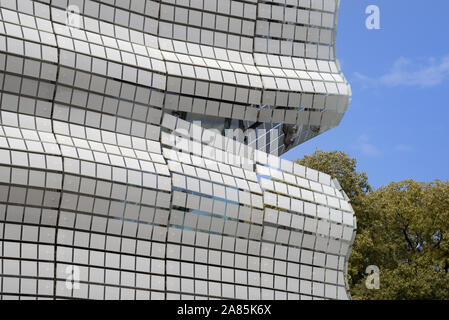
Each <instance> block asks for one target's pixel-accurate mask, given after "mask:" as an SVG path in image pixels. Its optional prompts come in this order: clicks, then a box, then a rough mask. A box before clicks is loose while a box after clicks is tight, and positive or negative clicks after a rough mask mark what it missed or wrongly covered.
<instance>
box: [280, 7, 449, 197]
mask: <svg viewBox="0 0 449 320" xmlns="http://www.w3.org/2000/svg"><path fill="white" fill-rule="evenodd" d="M368 5H377V6H378V7H379V9H380V27H381V29H380V30H368V29H367V28H366V27H365V20H366V18H367V17H368V15H367V14H365V9H366V7H367V6H368ZM448 32H449V1H446V0H434V1H420V0H394V1H391V0H390V1H387V0H342V1H341V6H340V11H339V18H338V27H337V56H338V58H339V60H340V62H341V64H342V68H343V73H344V74H345V76H346V78H347V79H348V81H349V82H350V83H351V87H352V95H353V96H352V102H351V104H350V106H349V109H348V111H347V112H346V115H345V117H344V118H343V120H342V122H341V123H340V125H339V126H338V127H336V128H334V129H332V130H330V131H328V132H326V133H324V134H322V135H320V136H318V137H316V138H314V139H312V140H310V141H308V142H305V143H303V144H302V145H300V146H298V147H296V148H295V149H293V150H290V151H289V152H288V153H286V154H285V155H284V156H283V157H285V158H287V159H290V160H294V159H297V158H300V157H302V156H303V155H305V154H311V153H313V151H314V150H315V149H316V148H318V149H321V150H324V151H330V150H342V151H344V152H346V153H348V154H349V155H350V156H352V157H354V158H356V159H357V161H358V170H359V171H365V172H366V173H367V175H368V178H369V181H370V183H371V185H372V186H373V187H376V188H377V187H379V186H381V185H386V184H388V183H389V182H391V181H400V180H404V179H409V178H411V179H415V180H417V181H423V182H429V181H432V180H434V179H440V180H447V179H449V148H448V146H449V142H448V140H449V41H448V39H449V37H448Z"/></svg>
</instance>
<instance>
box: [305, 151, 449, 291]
mask: <svg viewBox="0 0 449 320" xmlns="http://www.w3.org/2000/svg"><path fill="white" fill-rule="evenodd" d="M298 162H299V163H301V164H303V165H305V166H308V167H311V168H313V169H317V170H320V171H323V172H326V173H328V174H330V175H331V176H333V177H336V178H337V179H339V181H340V184H341V185H342V187H343V189H344V190H345V191H346V192H347V194H348V197H350V199H351V203H352V205H353V208H354V211H355V214H356V217H357V227H358V229H357V236H356V239H355V242H354V245H353V250H352V253H351V257H350V259H349V266H348V280H349V285H350V289H351V294H352V297H353V299H449V273H448V272H449V181H446V182H442V181H438V180H436V181H434V182H431V183H420V182H416V181H413V180H405V181H401V182H392V183H390V184H389V185H388V186H383V187H381V188H379V189H377V190H374V191H372V189H371V187H370V186H369V184H368V179H367V176H366V174H365V173H358V172H357V170H356V165H357V163H356V160H355V159H351V158H350V157H349V156H348V155H347V154H345V153H342V152H338V151H332V152H323V151H319V150H317V151H316V152H315V153H314V154H312V155H310V156H306V157H304V158H302V159H300V160H298ZM369 265H376V266H378V267H379V268H380V289H379V290H368V289H367V288H366V286H365V279H366V274H365V269H366V267H367V266H369Z"/></svg>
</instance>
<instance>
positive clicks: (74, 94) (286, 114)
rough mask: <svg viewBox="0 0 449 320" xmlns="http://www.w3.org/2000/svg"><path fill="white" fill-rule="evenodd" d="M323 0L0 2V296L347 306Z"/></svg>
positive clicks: (328, 15) (333, 81) (339, 107)
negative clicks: (318, 150)
mask: <svg viewBox="0 0 449 320" xmlns="http://www.w3.org/2000/svg"><path fill="white" fill-rule="evenodd" d="M338 6H339V1H338V0H277V1H268V0H159V1H156V0H115V1H114V0H109V1H106V0H104V1H95V0H78V1H75V0H73V1H72V0H51V1H50V0H47V1H43V0H42V1H30V0H1V1H0V70H1V71H0V299H36V298H39V299H54V298H57V299H65V298H68V299H71V298H82V299H210V298H213V299H217V298H219V299H255V300H258V299H301V300H303V299H348V298H349V294H348V291H347V289H348V288H347V283H346V279H345V276H346V264H347V259H348V257H349V254H350V250H351V244H352V242H353V239H354V236H355V229H356V222H355V217H354V212H353V210H352V208H351V206H350V204H349V202H348V198H347V196H346V194H345V193H344V191H343V190H342V189H341V187H340V185H339V184H338V181H337V180H335V179H332V178H331V177H330V176H329V175H327V174H324V173H321V172H318V171H316V170H312V169H310V168H306V167H303V166H301V165H299V164H296V163H293V162H291V161H287V160H284V159H281V158H279V156H280V155H282V154H283V153H284V152H286V151H287V150H289V149H291V148H293V147H295V146H297V145H298V144H300V143H302V142H304V141H306V140H308V139H311V138H313V137H315V136H317V135H319V134H320V133H322V132H325V131H327V130H329V129H331V128H333V127H335V126H336V125H338V124H339V122H340V120H341V118H342V116H343V114H344V113H345V111H346V109H347V107H348V104H349V101H350V95H351V92H350V87H349V84H348V83H347V81H346V80H345V78H344V76H343V74H342V73H341V71H340V66H339V64H338V61H337V60H336V57H335V38H336V23H337V16H336V12H337V9H338ZM229 132H230V133H231V136H229V135H228V133H229Z"/></svg>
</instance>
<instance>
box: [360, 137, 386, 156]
mask: <svg viewBox="0 0 449 320" xmlns="http://www.w3.org/2000/svg"><path fill="white" fill-rule="evenodd" d="M355 149H357V150H359V151H360V152H361V153H362V154H363V155H365V156H368V157H377V156H379V155H380V154H381V151H380V149H379V148H378V147H376V146H375V145H374V144H372V143H370V142H369V136H368V135H367V134H362V135H360V136H359V137H358V138H357V143H356V145H355Z"/></svg>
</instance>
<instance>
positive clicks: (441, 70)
mask: <svg viewBox="0 0 449 320" xmlns="http://www.w3.org/2000/svg"><path fill="white" fill-rule="evenodd" d="M354 75H355V77H356V79H357V80H359V81H360V82H362V83H363V84H364V85H365V86H369V87H372V86H387V87H396V86H418V87H423V88H424V87H434V86H437V85H439V84H441V83H442V82H443V81H445V80H446V79H448V78H449V55H448V56H445V57H443V58H442V59H441V60H440V61H437V60H436V59H435V58H429V59H426V61H424V63H420V62H418V61H413V60H411V59H408V58H404V57H401V58H399V59H397V60H396V61H395V63H394V64H393V66H392V67H391V70H390V71H389V72H388V73H386V74H384V75H382V76H380V77H378V78H373V77H368V76H366V75H363V74H361V73H358V72H356V73H355V74H354Z"/></svg>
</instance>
